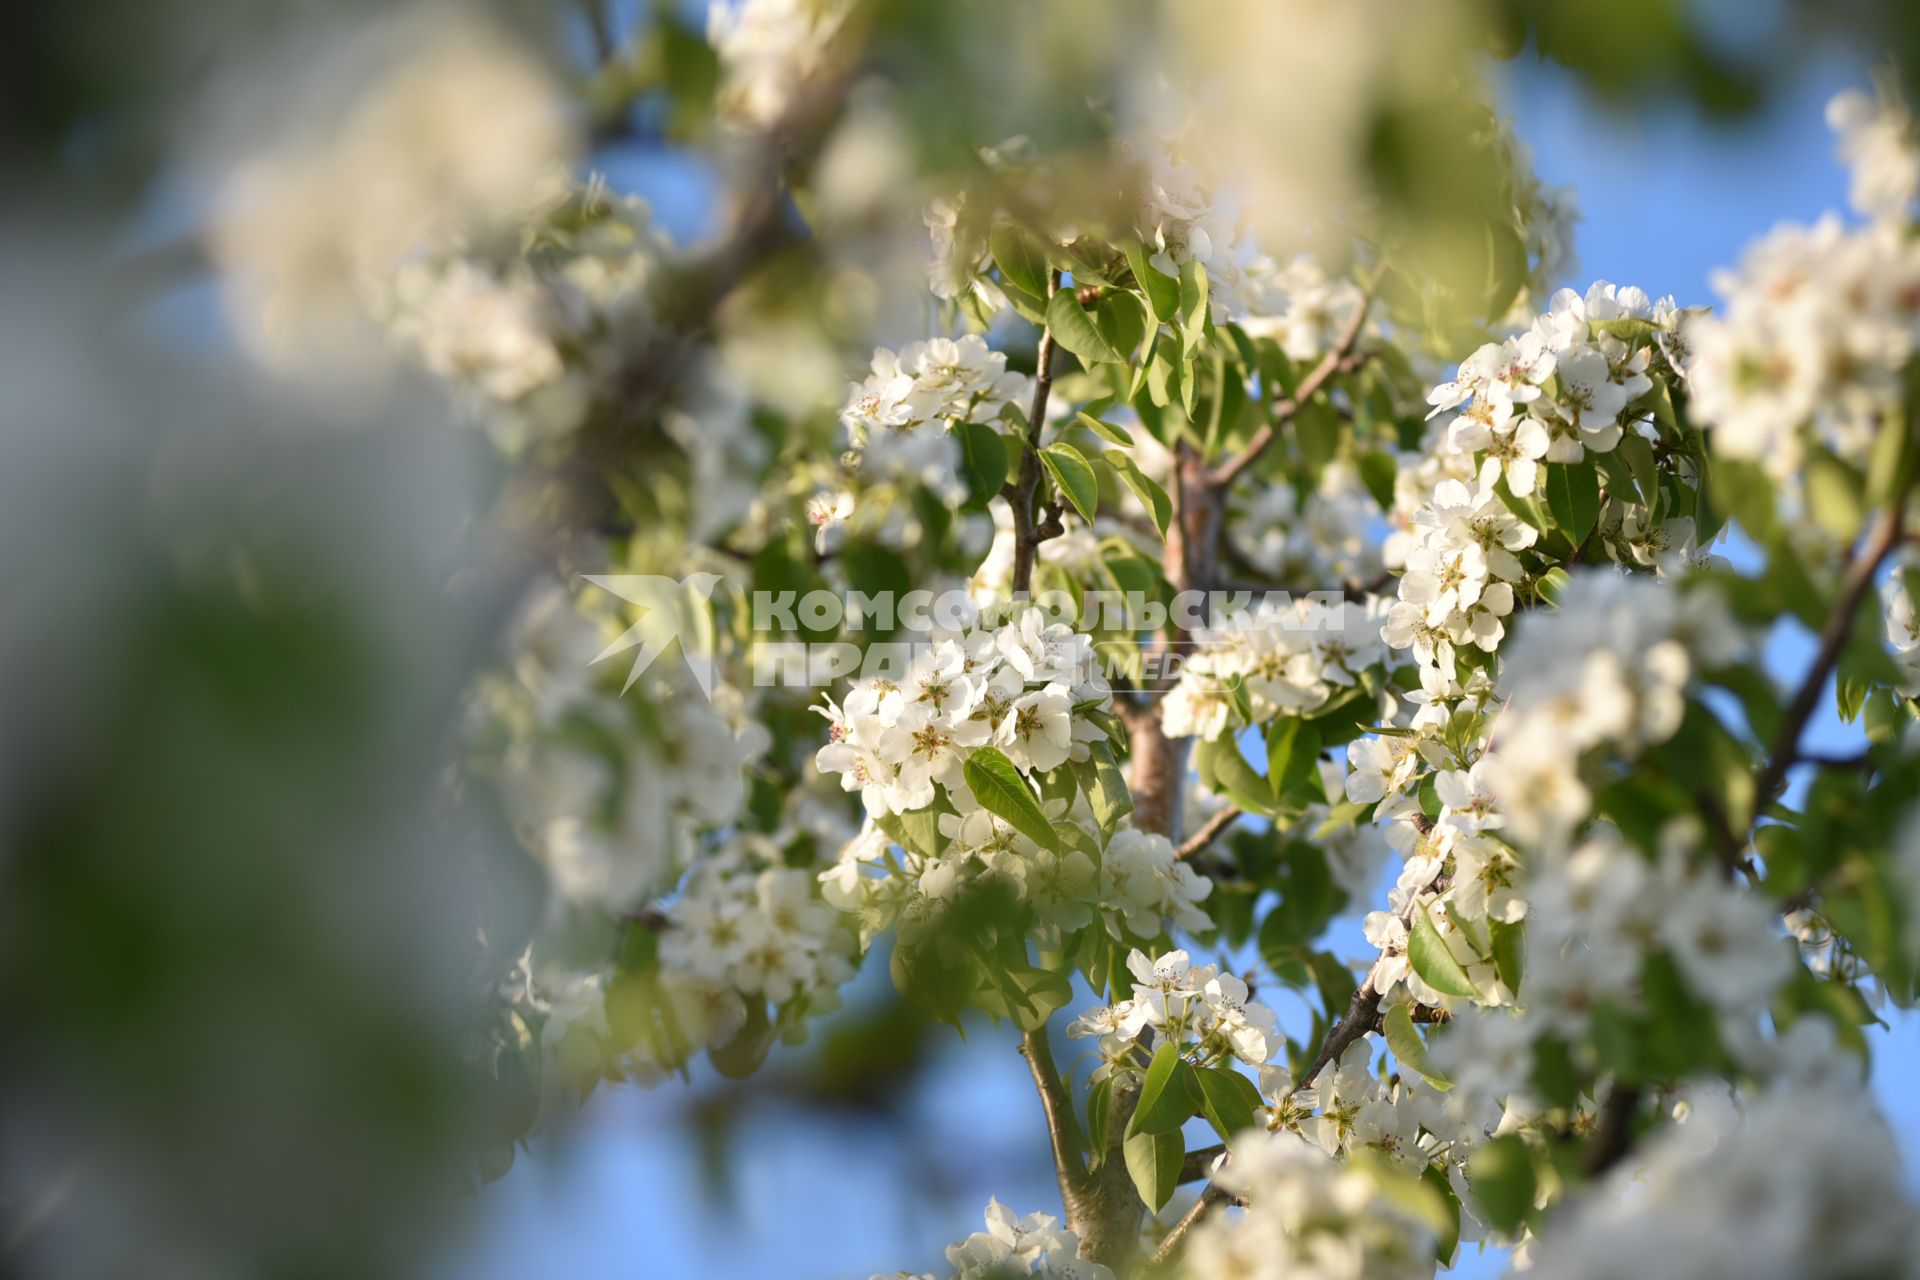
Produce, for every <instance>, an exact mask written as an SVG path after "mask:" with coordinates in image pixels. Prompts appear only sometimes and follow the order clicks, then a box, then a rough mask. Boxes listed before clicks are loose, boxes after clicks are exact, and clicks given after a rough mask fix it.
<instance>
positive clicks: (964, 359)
mask: <svg viewBox="0 0 1920 1280" xmlns="http://www.w3.org/2000/svg"><path fill="white" fill-rule="evenodd" d="M1027 385H1028V380H1027V378H1025V377H1024V376H1022V375H1021V374H1018V373H1012V372H1009V371H1008V369H1007V356H1006V353H1005V352H1004V351H995V350H993V349H992V348H990V347H988V346H987V343H986V339H984V338H982V337H981V336H980V335H979V334H977V333H969V334H965V335H963V336H961V337H958V338H931V339H928V340H927V341H925V342H915V343H910V344H909V345H907V346H905V347H902V348H901V349H900V350H899V351H889V350H887V349H886V348H885V347H876V348H874V352H873V367H872V371H871V372H870V373H868V375H867V377H866V379H865V380H864V381H861V382H855V383H850V384H849V385H848V387H847V401H846V405H845V407H844V408H842V409H841V411H840V421H841V422H842V423H843V424H845V426H846V428H847V434H848V438H849V439H850V441H851V442H852V443H853V445H854V446H855V447H865V446H867V445H868V444H869V442H870V441H871V440H873V439H874V437H875V436H876V435H880V434H884V433H885V432H889V431H895V432H905V431H911V430H913V428H915V427H918V426H920V425H922V424H923V423H928V422H942V423H953V422H991V421H993V420H994V419H995V418H998V417H999V416H1000V411H1001V410H1002V409H1004V408H1006V407H1007V406H1008V405H1009V404H1013V403H1016V402H1017V401H1019V400H1020V399H1022V398H1023V397H1024V396H1025V394H1026V390H1027Z"/></svg>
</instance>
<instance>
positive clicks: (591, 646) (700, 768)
mask: <svg viewBox="0 0 1920 1280" xmlns="http://www.w3.org/2000/svg"><path fill="white" fill-rule="evenodd" d="M606 599H607V597H604V596H602V597H596V598H587V597H575V596H574V594H573V593H572V592H570V591H568V590H567V589H566V588H564V587H562V586H560V585H559V584H557V583H555V584H552V585H549V586H546V587H542V588H540V589H538V590H536V591H535V592H534V593H533V595H532V596H531V597H530V600H529V602H528V605H527V606H526V608H525V609H524V610H523V612H522V615H521V617H520V619H519V621H518V622H517V623H516V625H515V628H514V634H513V648H512V655H513V656H512V660H511V663H510V664H509V668H508V670H507V671H506V672H504V673H502V674H500V675H499V676H497V677H494V678H492V679H490V680H488V681H485V682H483V683H482V685H481V687H480V689H479V691H478V695H477V699H476V705H475V709H474V717H475V722H476V725H475V728H474V731H473V736H474V742H475V749H476V752H477V754H478V755H479V757H480V760H479V767H480V768H481V770H482V771H483V772H484V773H486V774H487V775H489V776H490V777H491V778H492V779H493V780H494V782H495V783H496V785H498V787H499V788H500V792H501V796H502V800H503V802H504V804H505V807H506V812H507V816H508V818H509V820H510V821H511V822H512V824H513V826H514V829H515V831H516V833H517V834H518V835H519V836H520V838H521V840H522V841H523V842H524V843H525V844H526V846H527V848H528V849H529V850H530V851H531V852H532V853H533V854H534V856H535V857H536V858H538V859H539V860H540V861H541V862H542V863H543V864H544V865H545V867H546V869H547V871H548V872H549V874H550V875H551V876H552V877H553V882H554V885H555V887H556V888H557V889H558V891H559V893H560V895H561V896H562V897H563V898H564V899H566V900H568V901H570V902H574V903H579V904H591V905H595V906H598V907H602V908H604V909H606V910H608V911H613V912H620V911H624V910H627V909H629V908H631V907H633V906H635V905H636V904H637V903H639V902H640V901H641V900H642V899H644V898H645V897H646V896H647V895H648V894H649V893H650V892H652V891H655V890H657V889H659V888H661V887H662V885H663V883H664V882H665V881H666V880H667V879H668V878H669V877H670V876H671V875H672V874H673V873H674V871H675V868H676V864H677V863H678V862H679V861H680V860H681V859H682V858H683V857H684V856H686V855H688V854H690V853H691V852H692V850H693V847H694V838H695V836H696V834H697V833H698V832H700V831H703V830H708V829H712V828H718V827H723V826H725V825H727V824H728V823H731V822H733V821H734V820H735V819H736V818H737V817H738V816H739V814H740V812H741V809H742V807H743V806H744V804H745V803H746V782H745V779H744V775H743V773H742V770H743V768H744V767H745V766H746V764H747V763H748V762H749V761H751V760H753V759H755V758H756V757H757V756H759V755H760V754H761V753H762V752H764V750H765V749H766V746H767V741H768V736H767V731H766V729H765V728H764V727H763V726H760V725H758V724H756V723H754V722H753V720H752V719H751V718H750V717H749V716H748V715H747V714H746V707H745V705H744V703H743V700H742V699H741V696H740V694H739V692H738V691H737V690H735V689H733V688H732V687H731V686H729V685H726V684H724V683H722V684H718V685H716V686H715V687H714V691H713V697H712V698H711V699H708V698H706V697H703V696H702V695H701V693H700V691H699V690H698V689H695V688H693V687H692V685H691V682H689V681H686V680H684V679H682V680H674V679H673V678H671V677H670V676H664V675H663V676H661V677H659V678H657V679H649V680H648V681H645V682H643V685H642V686H636V687H635V689H634V690H633V691H632V692H631V693H629V694H627V695H626V696H625V697H623V696H622V694H621V688H620V677H621V671H619V670H615V668H616V667H617V666H618V664H607V665H605V666H598V667H596V666H595V665H594V661H595V659H596V658H597V657H598V656H599V654H600V653H601V651H602V650H603V649H604V648H605V647H606V646H607V644H608V643H609V642H610V641H612V640H614V639H615V638H616V637H617V636H619V635H620V633H621V631H622V629H623V627H624V623H623V622H622V621H621V620H620V619H618V618H617V617H615V616H614V615H613V614H612V613H611V612H610V611H605V610H603V609H601V607H600V606H601V603H602V601H603V600H606ZM663 665H664V664H663ZM643 703H644V704H645V705H646V707H647V710H646V711H645V712H643V711H642V710H641V708H642V704H643ZM583 730H584V731H583Z"/></svg>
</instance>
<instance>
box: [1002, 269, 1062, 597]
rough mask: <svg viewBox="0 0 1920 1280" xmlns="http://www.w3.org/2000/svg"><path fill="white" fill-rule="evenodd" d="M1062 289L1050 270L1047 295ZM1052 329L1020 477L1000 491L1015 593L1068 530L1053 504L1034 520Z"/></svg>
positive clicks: (1041, 360) (1047, 331)
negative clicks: (1040, 555)
mask: <svg viewBox="0 0 1920 1280" xmlns="http://www.w3.org/2000/svg"><path fill="white" fill-rule="evenodd" d="M1058 292H1060V272H1059V271H1058V270H1057V269H1056V270H1053V271H1049V272H1048V273H1047V298H1048V300H1051V299H1052V298H1053V295H1054V294H1056V293H1058ZM1053 349H1054V341H1053V329H1052V327H1051V326H1049V325H1044V324H1043V325H1042V326H1041V328H1040V347H1039V350H1038V352H1037V353H1036V354H1035V357H1034V366H1033V403H1032V404H1031V406H1030V407H1029V408H1028V409H1027V443H1026V447H1025V448H1024V449H1022V450H1021V451H1020V470H1019V472H1018V474H1017V477H1016V478H1015V479H1014V480H1013V481H1011V482H1010V483H1008V484H1007V485H1006V486H1005V487H1003V488H1002V489H1001V490H1000V496H1001V497H1003V498H1005V499H1006V500H1007V505H1008V506H1009V507H1011V508H1012V509H1013V594H1014V595H1016V596H1019V595H1024V594H1026V593H1027V592H1030V591H1032V590H1033V559H1034V555H1035V553H1036V552H1037V551H1038V550H1039V549H1040V544H1041V543H1042V542H1044V541H1046V540H1047V539H1048V538H1050V537H1058V536H1059V535H1060V534H1061V533H1064V532H1065V528H1064V527H1063V526H1062V525H1061V523H1060V514H1061V509H1060V505H1059V504H1058V503H1054V504H1052V505H1051V506H1050V507H1049V508H1048V510H1047V515H1046V518H1045V519H1043V520H1042V521H1041V522H1040V523H1039V524H1038V525H1036V524H1035V523H1034V519H1033V491H1034V489H1036V488H1037V487H1038V486H1039V484H1040V431H1041V428H1042V427H1044V426H1045V425H1046V421H1047V397H1048V395H1049V394H1050V393H1051V392H1052V391H1053Z"/></svg>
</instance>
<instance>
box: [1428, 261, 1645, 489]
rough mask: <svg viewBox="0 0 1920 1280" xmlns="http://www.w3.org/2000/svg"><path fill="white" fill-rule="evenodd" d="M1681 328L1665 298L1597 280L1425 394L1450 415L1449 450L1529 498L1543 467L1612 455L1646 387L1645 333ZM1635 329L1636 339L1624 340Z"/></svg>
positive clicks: (1554, 301) (1486, 477) (1564, 295)
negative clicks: (1590, 454) (1472, 458)
mask: <svg viewBox="0 0 1920 1280" xmlns="http://www.w3.org/2000/svg"><path fill="white" fill-rule="evenodd" d="M1678 321H1679V310H1678V308H1676V307H1675V305H1674V303H1673V300H1672V299H1671V298H1663V299H1661V300H1660V301H1659V302H1658V303H1656V302H1654V301H1653V300H1652V299H1650V298H1649V297H1648V296H1647V295H1646V294H1645V293H1644V292H1643V291H1641V290H1639V289H1636V288H1633V287H1632V286H1615V285H1613V284H1610V283H1608V282H1607V281H1605V280H1600V281H1596V282H1595V283H1594V284H1593V285H1592V286H1591V287H1589V288H1588V290H1587V292H1586V294H1585V296H1582V295H1580V294H1578V293H1575V292H1574V291H1573V290H1571V289H1561V290H1560V291H1559V292H1557V293H1555V294H1554V295H1553V297H1552V298H1551V299H1550V300H1549V302H1548V306H1547V310H1546V311H1545V312H1544V313H1542V314H1541V315H1539V316H1536V317H1535V318H1534V321H1533V323H1532V325H1531V326H1529V327H1528V328H1527V329H1526V331H1524V332H1523V333H1521V334H1519V335H1517V336H1515V337H1512V338H1508V339H1506V340H1505V341H1504V342H1498V343H1487V344H1486V345H1484V346H1482V347H1480V348H1479V349H1477V350H1476V351H1475V352H1474V353H1473V354H1472V355H1470V356H1468V357H1467V358H1466V359H1465V360H1464V361H1462V362H1461V364H1460V369H1459V372H1458V373H1457V374H1455V376H1454V377H1453V378H1452V379H1451V380H1450V381H1447V382H1443V383H1441V384H1440V385H1439V386H1437V387H1435V388H1434V389H1433V391H1432V392H1431V393H1429V394H1428V396H1427V403H1428V404H1430V405H1432V406H1433V411H1432V414H1431V415H1430V416H1438V415H1440V414H1443V413H1449V412H1451V413H1452V414H1453V415H1454V416H1453V417H1452V418H1451V419H1450V420H1449V423H1448V427H1447V447H1448V448H1449V449H1450V450H1452V451H1454V452H1458V453H1469V454H1475V455H1480V456H1481V462H1480V472H1479V478H1480V481H1481V483H1482V485H1483V486H1486V487H1489V488H1490V487H1491V486H1492V483H1493V481H1494V479H1495V478H1496V477H1499V476H1505V477H1506V480H1507V485H1508V487H1509V488H1510V489H1512V490H1513V492H1514V493H1515V494H1517V495H1519V496H1522V497H1524V496H1526V495H1527V494H1530V493H1532V492H1533V491H1534V489H1535V487H1536V485H1537V484H1538V483H1539V480H1540V479H1541V475H1540V464H1541V463H1543V462H1557V463H1572V462H1580V461H1582V460H1583V459H1584V458H1585V457H1586V456H1587V451H1588V450H1592V451H1594V452H1596V453H1609V452H1612V451H1613V450H1614V449H1615V448H1617V447H1618V446H1619V443H1620V438H1621V436H1622V434H1623V433H1624V432H1625V430H1626V429H1627V428H1626V427H1625V426H1624V425H1623V424H1622V416H1623V414H1625V412H1626V411H1627V409H1628V408H1629V407H1630V406H1632V405H1633V404H1634V402H1635V401H1637V400H1639V398H1640V397H1641V396H1643V395H1645V394H1646V393H1647V392H1648V391H1650V390H1652V388H1653V380H1652V378H1651V377H1649V376H1648V369H1649V367H1650V366H1651V362H1652V356H1653V346H1652V345H1651V344H1649V343H1648V342H1647V341H1646V340H1645V338H1646V336H1648V335H1659V334H1666V333H1669V332H1670V331H1671V330H1673V329H1674V327H1675V326H1676V325H1677V323H1678ZM1636 330H1643V331H1644V332H1643V333H1642V334H1641V336H1639V337H1637V338H1635V337H1629V336H1624V335H1631V334H1633V333H1634V332H1635V331H1636Z"/></svg>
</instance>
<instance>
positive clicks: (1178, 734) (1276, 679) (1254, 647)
mask: <svg viewBox="0 0 1920 1280" xmlns="http://www.w3.org/2000/svg"><path fill="white" fill-rule="evenodd" d="M1385 603H1386V602H1385V601H1384V600H1381V599H1379V598H1378V597H1372V596H1369V597H1367V598H1366V600H1365V602H1364V603H1362V602H1356V601H1352V600H1342V601H1336V602H1328V601H1322V600H1315V599H1312V598H1309V597H1301V598H1299V599H1294V600H1287V601H1284V602H1281V601H1262V602H1261V603H1260V604H1259V605H1257V606H1256V607H1255V608H1252V609H1249V610H1245V611H1242V612H1239V613H1235V614H1232V615H1230V616H1229V617H1227V618H1226V619H1224V620H1222V621H1220V622H1219V623H1217V624H1216V625H1214V626H1211V627H1207V628H1203V629H1202V630H1200V631H1197V632H1195V633H1194V641H1195V645H1196V647H1195V649H1194V652H1193V656H1192V657H1191V658H1189V659H1188V660H1187V662H1186V664H1185V665H1184V666H1182V668H1181V670H1180V680H1179V683H1177V684H1176V685H1175V686H1174V687H1173V689H1172V690H1171V691H1170V692H1169V693H1168V694H1167V696H1166V698H1165V699H1164V701H1163V702H1162V703H1161V711H1160V715H1161V727H1162V728H1163V729H1164V730H1165V732H1166V734H1167V736H1168V737H1172V738H1195V737H1197V738H1202V739H1208V740H1210V739H1213V738H1217V737H1219V736H1220V735H1221V734H1222V733H1224V732H1226V731H1227V730H1228V729H1229V728H1236V729H1238V728H1246V727H1247V726H1248V725H1249V724H1263V723H1265V722H1266V721H1269V720H1272V719H1273V718H1275V717H1276V716H1283V715H1311V714H1312V713H1313V712H1315V711H1318V710H1321V709H1322V708H1324V707H1326V706H1327V705H1328V704H1329V703H1330V702H1332V701H1333V700H1334V699H1335V698H1337V697H1340V696H1341V695H1343V694H1347V693H1350V692H1351V693H1357V691H1358V688H1359V685H1360V675H1361V673H1362V672H1364V671H1366V670H1367V669H1368V668H1370V667H1373V666H1377V665H1378V664H1380V663H1381V662H1382V661H1383V660H1384V659H1385V657H1386V652H1387V651H1386V645H1385V644H1384V643H1382V640H1381V626H1380V617H1381V614H1382V611H1383V609H1384V606H1385ZM1236 690H1242V691H1244V695H1245V697H1246V699H1247V702H1248V709H1250V710H1251V719H1248V718H1246V717H1245V716H1243V715H1242V714H1240V712H1241V710H1242V708H1240V706H1239V695H1238V694H1237V693H1236Z"/></svg>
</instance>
